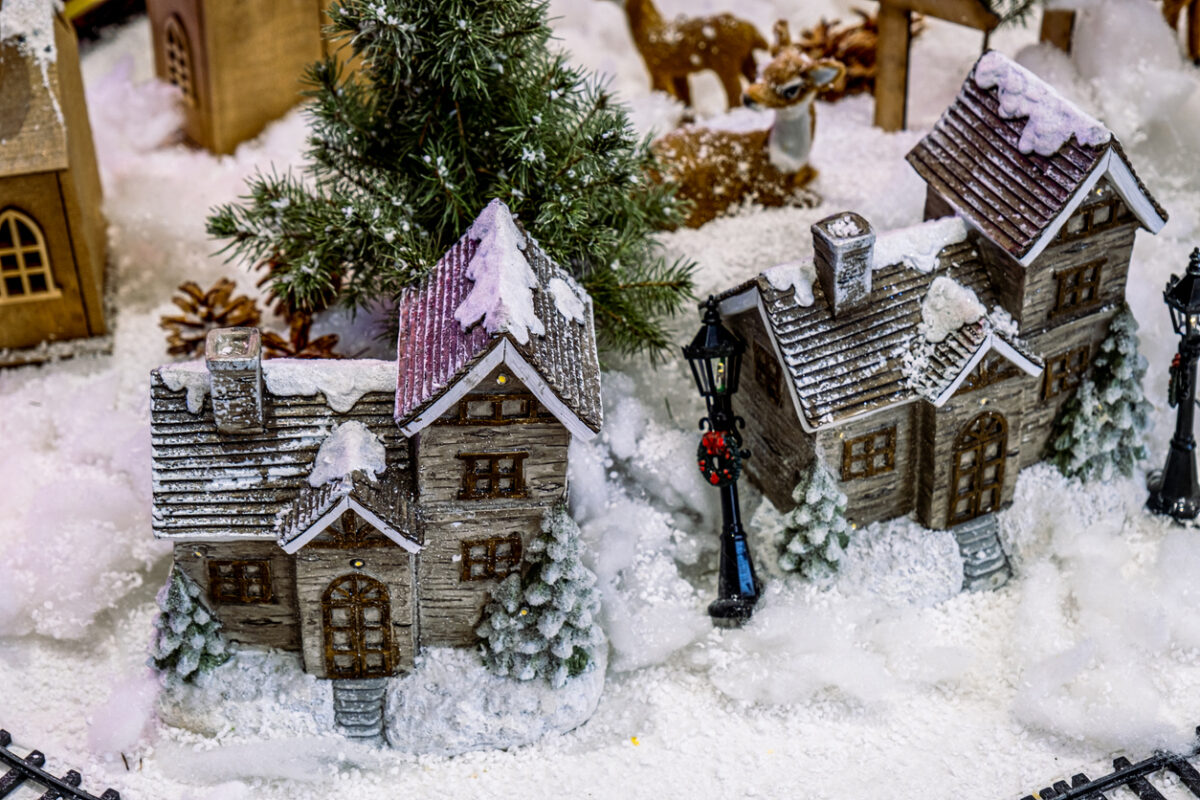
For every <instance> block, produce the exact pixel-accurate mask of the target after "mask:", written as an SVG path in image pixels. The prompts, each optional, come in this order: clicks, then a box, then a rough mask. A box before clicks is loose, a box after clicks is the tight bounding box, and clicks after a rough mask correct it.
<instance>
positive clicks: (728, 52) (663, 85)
mask: <svg viewBox="0 0 1200 800" xmlns="http://www.w3.org/2000/svg"><path fill="white" fill-rule="evenodd" d="M616 2H618V3H622V4H623V5H624V7H625V18H626V20H627V21H628V22H629V32H630V33H631V34H633V43H634V45H635V46H636V47H637V49H638V52H639V53H640V54H641V56H642V61H644V62H646V69H647V71H649V73H650V87H651V88H652V89H654V90H656V91H663V92H667V93H668V94H671V95H674V96H675V97H677V98H679V99H680V100H682V101H683V102H684V103H685V104H687V105H689V106H690V105H691V104H692V92H691V89H690V88H689V87H688V75H690V74H692V73H693V72H700V71H701V70H705V69H711V70H712V71H713V72H715V73H717V77H718V78H719V79H720V80H721V86H722V87H723V88H724V89H725V99H726V102H727V103H728V107H729V108H733V107H735V106H737V105H738V103H739V102H740V100H741V96H742V81H741V78H742V76H743V75H744V76H745V78H746V80H747V81H753V80H754V76H755V75H756V74H757V72H758V66H757V64H756V63H755V61H754V51H755V50H766V49H767V42H766V40H765V39H763V37H762V34H760V33H759V32H758V29H757V28H755V27H754V26H753V25H751V24H750V23H749V22H746V21H745V20H742V19H738V18H737V17H735V16H733V15H732V14H716V15H714V16H711V17H693V18H688V17H679V18H678V19H675V20H673V21H671V22H667V21H666V20H664V19H663V17H662V14H660V13H659V11H658V9H657V8H655V7H654V3H653V2H652V0H616Z"/></svg>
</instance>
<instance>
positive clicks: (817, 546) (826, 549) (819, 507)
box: [779, 460, 850, 580]
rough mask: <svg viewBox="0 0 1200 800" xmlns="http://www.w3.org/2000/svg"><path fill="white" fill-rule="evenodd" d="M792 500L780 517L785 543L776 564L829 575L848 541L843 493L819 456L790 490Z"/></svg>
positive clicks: (816, 575) (814, 577)
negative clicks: (781, 518) (791, 503)
mask: <svg viewBox="0 0 1200 800" xmlns="http://www.w3.org/2000/svg"><path fill="white" fill-rule="evenodd" d="M792 500H794V501H795V502H796V507H795V508H794V509H792V510H791V511H789V512H788V513H787V514H785V515H784V517H783V531H784V545H783V552H782V553H781V554H780V556H779V566H780V568H781V569H783V570H784V571H786V572H799V573H800V574H801V575H803V576H804V577H806V578H808V579H810V580H822V579H826V578H829V577H830V576H832V575H833V574H834V573H835V572H837V568H838V564H839V562H840V561H841V559H842V553H844V552H845V550H846V546H847V545H848V544H850V525H849V523H847V522H846V495H844V494H842V491H841V490H840V489H838V485H837V482H836V481H835V480H834V479H833V475H832V474H831V473H830V472H829V469H828V468H827V467H826V466H825V464H824V463H822V462H821V461H820V460H818V461H817V462H816V463H815V464H814V465H813V468H812V469H811V470H809V472H808V475H807V476H805V477H803V478H801V479H800V482H799V483H798V484H796V488H795V489H793V490H792Z"/></svg>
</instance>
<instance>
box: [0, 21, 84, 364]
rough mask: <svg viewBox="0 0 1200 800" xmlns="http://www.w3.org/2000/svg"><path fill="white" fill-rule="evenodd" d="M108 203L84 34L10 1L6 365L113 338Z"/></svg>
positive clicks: (2, 290) (3, 154)
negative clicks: (79, 342)
mask: <svg viewBox="0 0 1200 800" xmlns="http://www.w3.org/2000/svg"><path fill="white" fill-rule="evenodd" d="M100 199H101V196H100V175H99V172H98V171H97V169H96V154H95V151H94V149H93V147H92V129H91V126H90V125H89V124H88V115H87V106H86V104H85V101H84V95H83V79H82V78H81V76H80V73H79V52H78V49H77V46H76V42H75V33H74V31H73V30H72V29H71V26H70V24H69V23H68V22H67V21H66V20H65V19H64V18H63V17H62V15H61V14H55V13H54V10H53V4H51V3H47V2H45V0H3V2H0V365H6V364H22V363H26V362H30V361H38V360H43V359H45V358H48V357H50V356H51V355H54V354H56V352H55V351H53V350H51V349H49V348H46V347H36V346H37V345H39V344H41V343H42V342H57V341H63V340H68V339H81V338H84V337H89V336H100V335H102V334H104V333H106V332H107V326H106V324H105V320H104V269H105V222H104V218H103V216H101V213H100ZM57 354H60V355H61V354H62V353H57Z"/></svg>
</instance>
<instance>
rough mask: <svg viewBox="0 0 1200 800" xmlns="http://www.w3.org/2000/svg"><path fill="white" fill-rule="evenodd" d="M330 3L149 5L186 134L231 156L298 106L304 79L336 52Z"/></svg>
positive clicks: (162, 66)
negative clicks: (329, 32) (329, 33)
mask: <svg viewBox="0 0 1200 800" xmlns="http://www.w3.org/2000/svg"><path fill="white" fill-rule="evenodd" d="M330 4H331V0H241V1H240V2H230V0H147V3H146V7H147V11H148V12H149V15H150V30H151V36H152V38H153V40H154V64H155V69H156V70H157V72H158V76H159V77H160V78H162V79H163V80H165V81H167V82H169V83H171V84H173V85H175V86H177V87H179V91H180V93H181V94H182V95H183V106H184V115H185V122H184V132H185V134H186V135H187V137H188V138H189V139H190V140H191V141H193V142H195V143H196V144H198V145H200V146H202V147H205V148H207V149H209V150H211V151H212V152H214V153H222V154H225V153H232V152H233V151H234V149H235V148H236V147H237V146H238V144H240V143H241V142H243V141H245V140H246V139H250V138H252V137H254V136H257V135H258V133H259V132H260V131H262V129H263V128H264V127H266V125H267V123H269V122H271V121H272V120H275V119H278V118H279V117H281V116H283V115H284V114H285V113H286V112H287V111H288V110H289V109H290V108H292V106H294V105H296V103H298V102H300V100H301V95H300V92H301V91H302V89H303V86H302V83H301V78H302V77H303V75H304V71H305V69H306V68H307V67H308V66H309V65H310V64H312V63H313V62H315V61H319V60H321V59H322V58H324V57H326V56H327V55H329V54H331V53H333V52H335V51H336V50H337V48H338V46H339V43H337V42H329V41H328V40H327V39H325V38H324V37H323V36H322V31H321V28H322V26H323V25H324V24H325V23H327V22H328V20H327V18H326V16H325V11H326V9H327V8H328V7H329V6H330Z"/></svg>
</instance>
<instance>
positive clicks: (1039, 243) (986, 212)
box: [908, 51, 1167, 266]
mask: <svg viewBox="0 0 1200 800" xmlns="http://www.w3.org/2000/svg"><path fill="white" fill-rule="evenodd" d="M981 67H982V69H981ZM997 72H1002V73H1006V74H1007V75H1010V76H1013V77H1014V79H1013V80H1012V81H1011V82H1005V81H1003V80H1001V81H999V82H996V78H995V75H996V73H997ZM980 74H983V75H984V76H985V77H984V78H982V79H977V75H980ZM981 84H983V85H981ZM1014 86H1023V87H1025V91H1024V93H1023V95H1021V94H1020V93H1018V92H1017V91H1016V90H1015V89H1014ZM1034 98H1036V100H1034ZM1023 101H1028V102H1023ZM1029 112H1032V116H1035V117H1037V119H1031V114H1030V113H1029ZM1050 112H1053V113H1050ZM1081 121H1082V122H1084V123H1091V125H1087V126H1085V127H1086V128H1087V129H1088V131H1087V132H1084V131H1069V130H1067V129H1066V128H1064V127H1062V126H1063V125H1064V124H1065V123H1070V122H1076V123H1079V122H1081ZM1055 123H1057V125H1058V127H1057V129H1056V125H1055ZM1031 125H1032V126H1041V127H1043V128H1046V129H1048V130H1049V131H1050V133H1052V134H1053V133H1058V134H1059V137H1058V138H1062V134H1066V137H1065V141H1063V142H1062V144H1061V145H1060V146H1058V147H1057V148H1056V149H1055V150H1053V151H1052V152H1049V153H1046V154H1040V153H1039V152H1038V151H1037V148H1036V147H1032V148H1031V139H1033V138H1035V137H1033V136H1029V135H1028V132H1027V131H1026V128H1027V127H1028V126H1031ZM1032 132H1033V133H1037V132H1038V131H1032ZM1088 133H1092V134H1094V135H1088ZM1080 134H1082V138H1084V139H1087V140H1089V141H1088V142H1081V141H1080ZM1023 135H1024V139H1023ZM1048 140H1049V141H1051V142H1054V141H1055V137H1054V136H1050V137H1048ZM1042 141H1043V143H1044V142H1045V141H1046V139H1043V140H1042ZM1041 149H1043V150H1045V149H1047V148H1045V147H1042V148H1041ZM908 161H909V163H910V164H912V166H913V168H914V169H915V170H916V171H917V173H918V174H919V175H920V176H921V177H922V178H923V179H924V180H925V182H926V183H928V184H929V186H930V187H931V188H932V189H934V190H935V191H936V192H937V193H938V194H939V195H941V197H943V198H944V199H945V200H946V201H947V202H948V203H949V204H950V206H951V207H952V208H953V209H954V210H955V211H956V212H957V213H958V214H959V215H960V216H962V217H963V218H964V219H965V220H966V221H967V223H968V224H970V225H971V226H972V227H974V228H975V229H977V230H978V231H979V232H980V233H982V234H983V235H984V236H986V237H987V238H988V239H990V240H991V241H992V242H994V243H995V244H996V245H997V246H999V247H1000V248H1001V249H1003V250H1004V251H1005V252H1007V253H1008V254H1009V255H1011V256H1012V257H1013V258H1014V259H1015V260H1016V261H1017V262H1018V263H1020V264H1021V265H1023V266H1028V265H1029V264H1031V263H1032V262H1033V260H1034V259H1036V258H1037V256H1038V255H1039V254H1040V253H1041V252H1042V250H1043V249H1045V247H1046V246H1047V245H1048V244H1049V243H1050V241H1051V240H1053V239H1054V237H1055V235H1057V233H1058V231H1059V229H1061V228H1062V226H1063V225H1064V224H1066V221H1067V218H1068V217H1069V216H1070V215H1071V214H1072V212H1074V210H1075V209H1076V208H1077V207H1078V206H1079V205H1080V203H1082V202H1083V200H1084V199H1085V198H1086V196H1087V193H1088V192H1089V191H1090V190H1091V189H1092V188H1093V187H1094V186H1095V185H1096V184H1097V182H1098V181H1099V180H1100V179H1101V178H1104V177H1107V178H1108V180H1109V182H1110V183H1111V184H1112V186H1113V188H1114V189H1115V190H1116V191H1117V192H1118V193H1119V194H1120V195H1121V197H1122V199H1123V200H1124V201H1125V204H1126V205H1127V206H1128V207H1129V209H1130V211H1132V212H1133V214H1134V215H1135V216H1136V217H1137V218H1138V220H1139V221H1140V222H1141V223H1142V224H1143V225H1145V226H1146V228H1147V229H1148V230H1150V231H1151V232H1152V233H1157V232H1158V231H1159V230H1160V229H1161V228H1162V226H1163V225H1164V224H1165V223H1166V219H1167V214H1166V212H1165V211H1163V209H1162V208H1161V207H1160V206H1159V205H1158V203H1157V202H1156V201H1155V200H1154V198H1153V197H1152V196H1151V195H1150V193H1149V192H1148V191H1147V190H1146V187H1145V186H1144V185H1143V184H1142V182H1141V181H1140V180H1139V179H1138V177H1137V173H1135V172H1134V170H1133V166H1132V165H1131V164H1130V163H1129V160H1128V159H1127V158H1126V156H1125V152H1124V151H1123V150H1122V149H1121V145H1120V143H1119V142H1118V141H1117V140H1116V138H1115V137H1114V136H1113V135H1112V133H1111V132H1110V131H1108V130H1107V129H1105V128H1104V127H1103V126H1102V125H1100V123H1098V122H1096V121H1095V120H1092V119H1091V118H1090V117H1088V116H1087V115H1086V114H1084V113H1083V112H1082V111H1080V110H1079V109H1078V108H1076V107H1075V106H1074V105H1072V104H1071V103H1070V102H1068V101H1067V100H1065V99H1064V98H1062V97H1061V96H1060V95H1059V94H1058V93H1057V92H1055V90H1054V89H1053V88H1051V87H1050V86H1049V85H1047V84H1046V83H1045V82H1043V81H1042V80H1041V79H1040V78H1038V77H1037V76H1035V75H1034V74H1033V73H1031V72H1029V71H1028V70H1025V69H1024V68H1022V67H1020V66H1019V65H1017V64H1014V63H1013V62H1011V61H1009V60H1008V59H1007V58H1005V57H1004V56H1003V55H1001V54H999V53H996V52H995V51H991V52H988V53H985V54H984V55H983V56H982V57H981V58H980V60H979V61H978V62H977V63H976V64H975V67H974V68H973V69H972V70H971V74H970V75H968V76H967V79H966V80H965V81H964V82H963V85H962V88H961V89H960V90H959V93H958V97H957V98H956V99H955V101H954V103H952V104H951V105H950V107H949V108H947V109H946V111H945V112H944V113H943V114H942V117H941V119H939V120H938V122H937V124H936V125H934V127H933V130H932V131H931V132H930V133H929V134H928V135H927V136H926V137H925V138H924V139H922V140H921V141H920V142H918V143H917V145H916V147H914V148H913V149H912V151H911V152H909V154H908Z"/></svg>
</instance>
